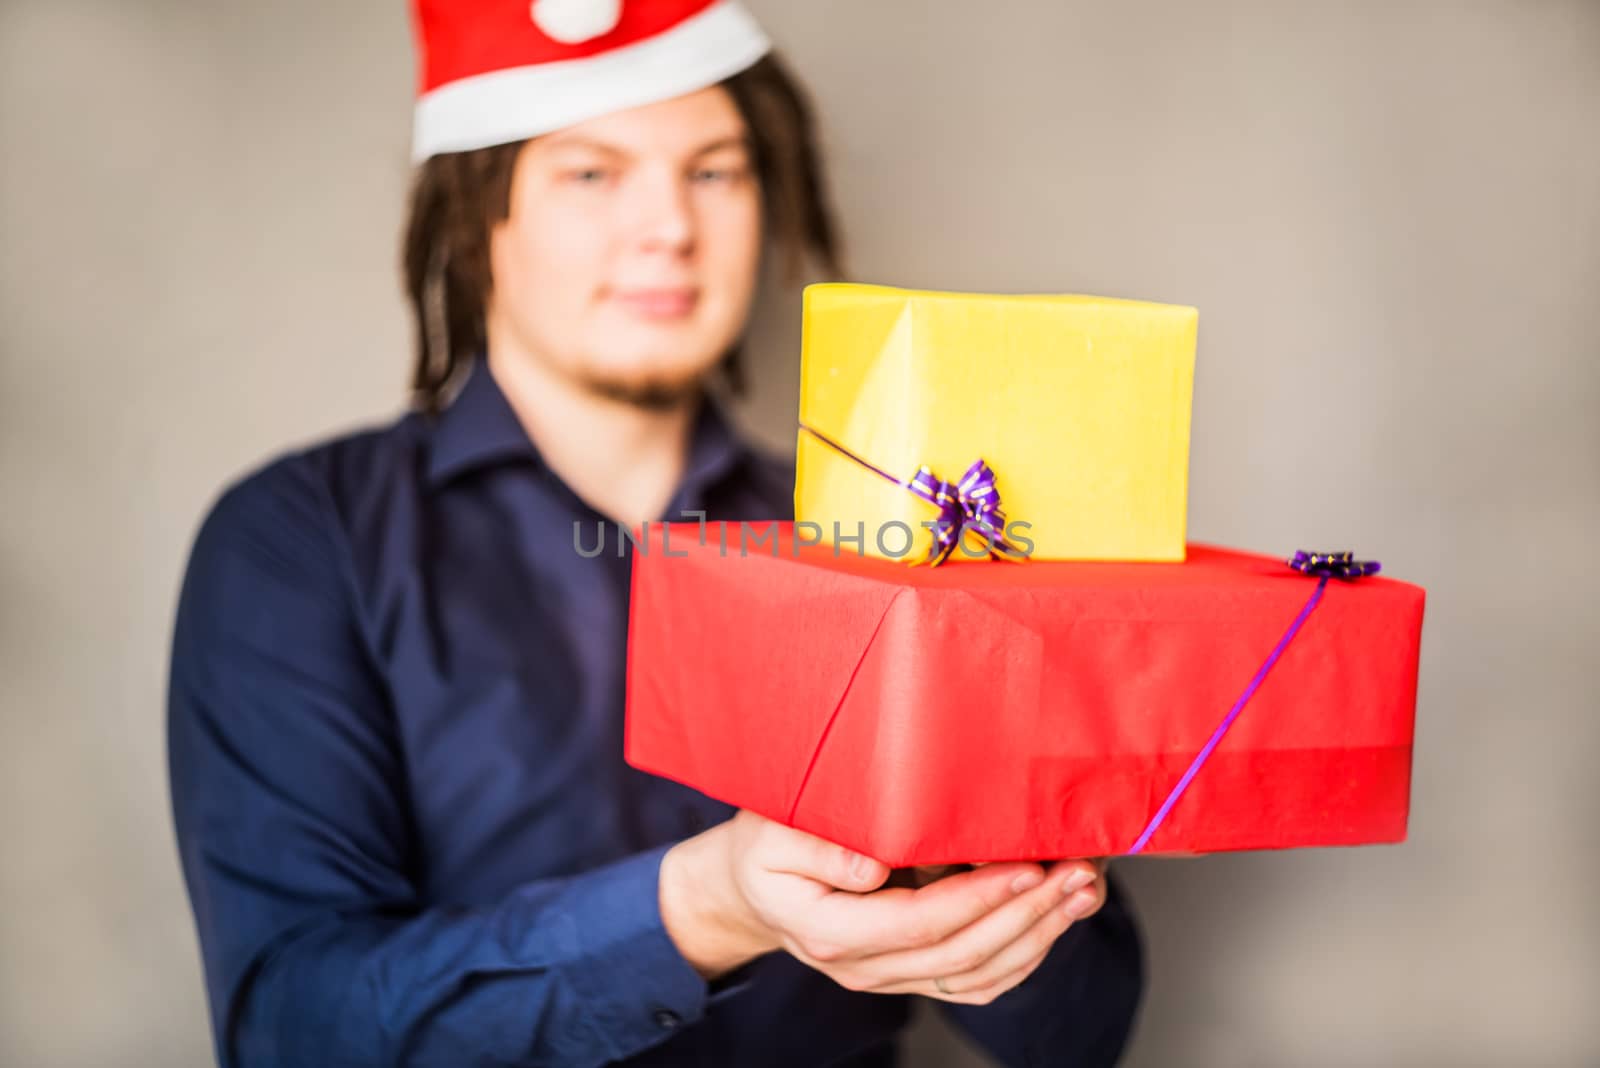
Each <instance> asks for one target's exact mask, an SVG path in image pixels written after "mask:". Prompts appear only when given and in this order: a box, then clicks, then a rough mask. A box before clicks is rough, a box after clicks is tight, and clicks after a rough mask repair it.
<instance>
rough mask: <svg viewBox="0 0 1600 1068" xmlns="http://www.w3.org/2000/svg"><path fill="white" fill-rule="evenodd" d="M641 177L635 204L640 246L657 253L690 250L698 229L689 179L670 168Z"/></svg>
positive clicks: (656, 170)
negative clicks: (695, 225)
mask: <svg viewBox="0 0 1600 1068" xmlns="http://www.w3.org/2000/svg"><path fill="white" fill-rule="evenodd" d="M642 178H643V180H642V181H641V182H640V183H639V185H638V187H637V203H636V204H635V205H634V207H635V212H636V216H635V218H636V226H637V232H638V235H639V242H640V244H641V246H643V247H644V248H647V249H651V250H655V251H666V252H676V253H684V252H687V251H689V250H690V249H691V248H693V247H694V236H695V233H694V230H695V227H694V210H693V205H692V204H691V202H690V184H689V180H688V178H687V177H686V176H684V175H683V174H681V173H678V172H676V171H675V170H668V169H667V168H659V169H655V170H652V171H651V172H649V173H647V174H646V175H643V176H642Z"/></svg>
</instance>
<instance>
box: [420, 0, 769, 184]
mask: <svg viewBox="0 0 1600 1068" xmlns="http://www.w3.org/2000/svg"><path fill="white" fill-rule="evenodd" d="M411 8H412V24H413V30H414V33H415V38H416V44H417V51H418V65H419V70H418V79H417V81H418V86H417V102H416V111H415V115H414V119H413V126H412V149H411V154H412V158H413V160H415V161H417V162H421V161H422V160H425V159H427V158H428V157H429V156H433V155H437V154H439V153H442V152H462V151H467V150H469V149H475V148H487V147H489V146H491V145H497V144H507V143H510V142H514V141H521V140H524V139H526V138H530V137H537V136H538V135H539V134H543V133H549V132H551V131H553V130H559V129H561V128H563V127H566V126H571V125H572V124H574V123H577V122H582V121H583V120H585V119H589V118H594V117H596V116H599V115H605V114H608V113H610V112H613V111H621V110H624V109H626V108H631V107H638V106H640V105H643V104H649V103H653V102H655V101H658V100H667V99H670V98H672V97H675V96H682V95H683V94H685V93H692V92H694V91H695V90H697V89H704V88H705V87H706V86H709V85H715V84H716V83H717V82H720V81H722V80H723V79H724V78H727V77H730V76H732V75H734V74H737V73H738V72H739V71H741V70H745V69H746V68H748V67H750V66H751V65H753V64H754V63H756V62H757V61H758V60H759V59H761V57H762V56H764V55H766V54H767V52H768V51H770V50H771V48H772V42H771V41H770V40H769V39H768V38H767V36H766V34H765V33H764V32H762V29H761V27H760V26H759V25H758V24H757V23H756V21H755V19H754V18H753V17H752V16H751V15H750V13H749V12H748V11H747V10H746V9H745V8H744V6H743V5H742V4H740V3H739V2H738V0H531V2H530V0H411Z"/></svg>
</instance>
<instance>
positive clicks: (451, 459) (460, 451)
mask: <svg viewBox="0 0 1600 1068" xmlns="http://www.w3.org/2000/svg"><path fill="white" fill-rule="evenodd" d="M749 455H750V448H749V446H748V445H746V444H745V443H744V442H743V441H742V440H741V439H740V437H739V435H738V433H737V432H736V431H735V430H734V427H733V422H732V420H731V419H730V418H729V416H728V414H727V413H726V412H725V411H724V410H723V408H722V406H721V404H720V403H719V402H718V401H717V400H716V398H714V397H710V396H706V397H704V399H703V402H702V403H701V405H700V411H699V415H698V417H697V418H696V420H695V426H694V430H693V432H692V436H691V438H690V441H689V458H688V462H687V463H686V464H685V465H684V472H683V479H682V481H681V482H680V483H679V486H678V491H677V493H676V494H674V496H673V501H672V504H671V505H669V508H673V509H691V510H694V509H699V508H702V507H704V505H705V495H706V492H707V491H708V490H710V489H711V488H712V487H713V486H714V485H715V484H716V483H718V482H719V481H721V480H722V479H724V478H726V477H727V476H728V475H730V474H732V473H733V471H734V469H735V468H736V467H738V465H739V464H740V463H741V462H742V461H743V460H745V459H746V458H748V457H749ZM507 460H524V461H529V462H533V463H537V462H539V450H538V448H537V447H535V445H534V444H533V440H532V439H531V438H529V437H528V432H527V430H526V429H524V428H523V426H522V421H521V420H520V419H518V418H517V413H516V411H515V410H514V409H513V408H512V407H511V402H510V401H509V400H507V399H506V395H505V394H504V393H503V392H501V390H500V386H499V384H498V383H497V382H496V381H495V380H494V375H493V374H492V373H490V370H489V364H488V361H486V360H483V359H481V358H480V359H478V360H475V361H474V362H473V365H472V368H471V370H470V371H469V372H468V375H467V380H466V381H465V382H464V383H463V384H462V386H461V389H460V391H459V392H458V393H457V394H456V397H455V400H453V401H452V402H451V403H450V406H449V407H448V408H446V409H445V410H444V411H443V412H442V413H440V415H439V421H438V423H437V425H436V426H435V428H434V433H433V444H432V448H431V449H430V451H429V456H428V483H429V485H430V486H435V487H437V486H442V485H444V484H445V483H447V482H449V481H451V480H452V479H454V478H456V477H457V476H459V475H462V474H465V473H466V472H468V471H472V470H476V469H478V468H482V467H487V466H490V465H492V464H495V463H499V462H502V461H507ZM664 518H667V519H674V520H676V519H677V518H678V517H677V516H675V515H668V516H666V517H664Z"/></svg>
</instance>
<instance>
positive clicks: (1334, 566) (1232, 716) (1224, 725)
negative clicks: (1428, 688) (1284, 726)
mask: <svg viewBox="0 0 1600 1068" xmlns="http://www.w3.org/2000/svg"><path fill="white" fill-rule="evenodd" d="M1287 562H1288V564H1289V566H1290V567H1292V568H1294V569H1295V570H1296V571H1299V572H1300V573H1302V574H1305V575H1310V576H1312V577H1314V578H1315V579H1317V588H1316V589H1314V590H1312V591H1311V596H1310V597H1309V598H1307V599H1306V603H1305V604H1304V605H1302V606H1301V608H1300V614H1299V615H1297V616H1295V617H1294V622H1293V623H1290V624H1289V629H1288V630H1286V631H1284V633H1283V637H1281V638H1279V639H1278V644H1277V645H1275V646H1274V647H1273V649H1272V652H1270V653H1268V654H1267V659H1266V661H1265V662H1264V663H1263V664H1262V665H1261V667H1260V668H1258V669H1257V670H1256V674H1255V677H1254V678H1252V679H1251V680H1250V685H1248V686H1246V687H1245V688H1244V693H1242V694H1240V695H1239V699H1238V700H1237V701H1235V702H1234V703H1233V707H1232V708H1231V709H1229V710H1228V714H1227V715H1226V716H1225V717H1223V720H1222V722H1221V723H1220V724H1218V725H1217V729H1216V730H1214V731H1212V732H1211V737H1210V738H1209V739H1208V740H1207V741H1206V744H1205V747H1204V748H1202V749H1201V750H1200V752H1199V754H1198V755H1197V756H1196V757H1195V758H1194V760H1193V761H1192V762H1191V763H1190V764H1189V770H1188V771H1185V772H1184V773H1183V778H1181V779H1179V780H1178V785H1176V786H1174V787H1173V788H1172V792H1171V793H1169V794H1167V799H1166V800H1165V801H1163V802H1162V803H1161V807H1160V808H1159V809H1157V810H1156V814H1155V815H1154V816H1153V817H1151V820H1150V822H1149V823H1148V824H1147V825H1146V826H1145V829H1144V831H1143V833H1141V834H1140V835H1139V839H1138V841H1136V842H1134V843H1133V848H1131V849H1129V850H1128V855H1129V856H1132V855H1133V854H1134V853H1138V852H1139V851H1141V850H1142V849H1144V847H1145V846H1146V845H1148V844H1149V842H1150V839H1151V837H1152V836H1153V835H1154V834H1155V833H1156V829H1157V828H1159V827H1160V826H1161V824H1162V823H1163V822H1165V821H1166V818H1167V816H1168V814H1169V813H1171V812H1172V809H1173V806H1174V805H1176V804H1177V803H1178V799H1179V798H1180V797H1182V796H1183V792H1184V791H1185V790H1187V789H1188V788H1189V784H1190V783H1191V782H1193V781H1194V777H1195V776H1196V775H1198V774H1199V773H1200V769H1201V767H1203V766H1204V765H1205V762H1206V761H1207V760H1209V759H1210V758H1211V753H1212V751H1213V750H1215V749H1216V748H1217V745H1218V743H1220V742H1221V741H1222V736H1223V735H1225V734H1227V733H1228V728H1229V727H1232V726H1233V721H1234V720H1236V719H1238V718H1239V713H1241V712H1243V711H1244V706H1245V705H1247V704H1249V703H1250V699H1251V698H1252V697H1254V696H1255V695H1256V691H1257V690H1258V689H1260V688H1261V683H1262V682H1263V681H1265V679H1266V677H1267V673H1268V672H1269V671H1271V670H1272V666H1273V665H1274V664H1276V663H1277V662H1278V658H1279V657H1280V656H1282V655H1283V651H1284V650H1285V649H1287V648H1289V643H1290V642H1292V641H1294V639H1295V636H1296V635H1297V634H1299V633H1300V628H1301V627H1302V626H1304V625H1305V621H1306V619H1307V618H1308V617H1309V616H1310V615H1311V612H1312V610H1313V609H1315V608H1316V607H1317V604H1318V602H1320V601H1321V600H1322V591H1323V590H1325V589H1327V587H1328V580H1329V579H1331V578H1336V579H1342V580H1344V581H1347V582H1354V581H1355V580H1356V579H1359V578H1365V577H1366V576H1368V575H1376V574H1377V573H1378V572H1379V571H1380V570H1381V569H1382V565H1381V564H1379V563H1378V561H1376V560H1357V559H1356V558H1355V554H1354V553H1308V552H1297V553H1295V554H1294V556H1293V557H1291V558H1290V559H1289V560H1288V561H1287Z"/></svg>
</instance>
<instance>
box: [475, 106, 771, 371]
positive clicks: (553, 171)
mask: <svg viewBox="0 0 1600 1068" xmlns="http://www.w3.org/2000/svg"><path fill="white" fill-rule="evenodd" d="M510 209H511V210H510V215H509V217H508V218H507V219H506V221H505V222H503V223H501V224H500V225H499V226H497V227H496V228H495V230H494V232H493V233H492V234H491V236H490V248H489V254H490V264H491V269H492V271H493V286H494V292H493V294H492V295H491V297H490V300H489V308H488V315H489V322H490V336H491V338H493V337H494V336H495V335H496V333H499V334H500V335H501V336H504V337H507V338H508V339H510V340H511V341H512V342H513V343H514V344H515V346H516V347H517V348H518V349H520V350H523V351H524V352H525V353H526V354H527V356H528V357H529V358H532V359H536V360H539V361H540V362H541V363H543V364H544V365H545V368H546V369H547V370H550V371H553V372H555V373H557V374H559V375H561V376H563V377H567V378H569V379H572V380H574V381H576V382H578V383H579V384H581V385H583V386H585V387H587V388H590V389H594V390H597V391H599V392H602V393H606V394H609V395H612V396H618V397H623V398H627V399H630V400H634V401H640V402H644V401H647V400H650V399H655V400H660V399H662V398H665V397H671V396H674V395H678V394H681V393H683V392H684V391H686V390H688V389H690V388H692V387H693V386H694V384H695V383H696V382H697V380H698V379H699V378H700V377H701V376H702V375H704V373H705V372H706V371H707V370H709V369H710V368H712V367H713V366H715V365H716V363H717V361H718V360H719V359H720V358H721V357H722V356H723V354H724V353H726V352H727V350H728V348H729V347H730V346H731V345H732V344H733V343H734V341H735V340H736V339H737V338H738V336H739V333H740V331H741V330H742V329H743V328H744V323H745V317H746V315H747V314H748V311H749V305H750V299H751V294H752V292H753V290H754V288H755V278H756V268H757V263H758V261H759V257H760V250H761V191H760V189H759V187H758V182H757V179H756V175H755V173H754V170H753V167H752V162H751V159H750V155H749V150H748V149H747V147H746V132H745V126H744V121H743V120H742V119H741V117H740V115H739V112H738V109H737V108H736V107H735V105H734V103H733V99H732V97H730V96H729V95H728V94H727V92H726V91H725V90H723V89H720V88H716V87H713V88H710V89H704V90H701V91H700V92H697V93H693V94H690V95H688V96H683V97H678V98H676V99H674V100H668V101H663V102H661V103H656V104H649V105H646V106H644V107H639V108H634V109H632V110H629V111H621V112H616V113H613V114H610V115H606V116H603V117H601V118H598V119H591V120H589V121H587V122H583V123H580V124H578V125H575V126H571V127H568V128H567V129H565V130H562V131H560V132H557V133H552V134H548V135H546V136H543V137H539V138H536V139H535V140H533V141H531V142H529V144H528V145H527V146H526V147H525V148H524V149H523V150H522V152H521V154H520V156H519V157H518V160H517V163H516V168H515V171H514V173H513V176H512V181H511V205H510ZM502 355H508V354H502Z"/></svg>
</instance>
